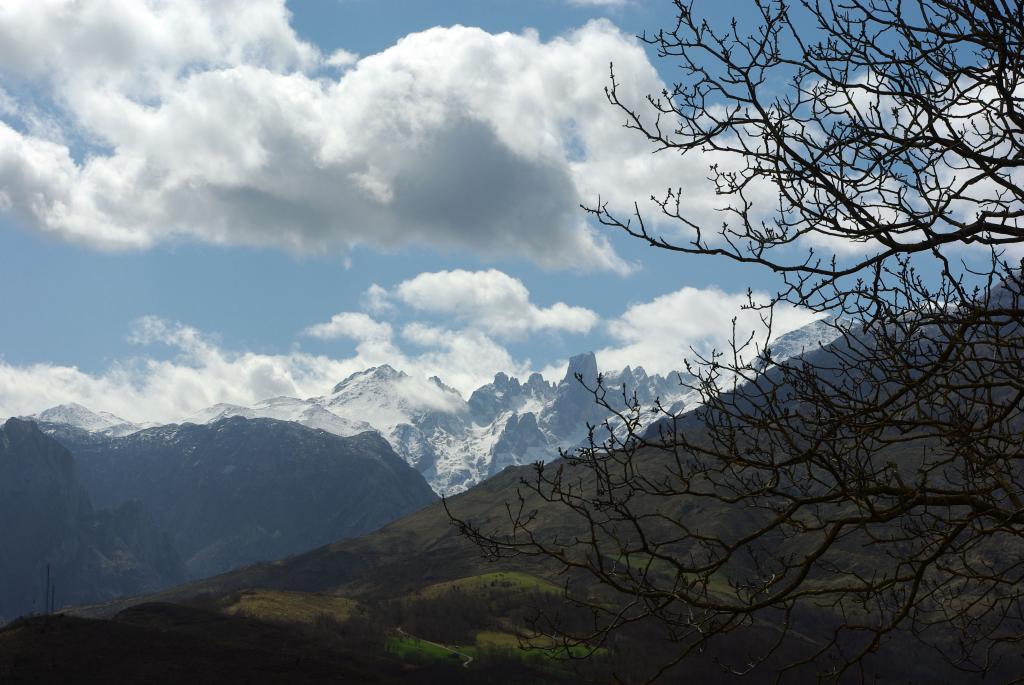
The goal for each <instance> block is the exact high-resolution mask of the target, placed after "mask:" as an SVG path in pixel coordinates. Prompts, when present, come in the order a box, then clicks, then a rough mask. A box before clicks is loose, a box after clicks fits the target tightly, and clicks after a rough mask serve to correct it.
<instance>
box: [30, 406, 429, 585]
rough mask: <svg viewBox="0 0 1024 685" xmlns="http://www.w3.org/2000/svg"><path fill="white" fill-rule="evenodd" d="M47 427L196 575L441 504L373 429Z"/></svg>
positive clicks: (244, 424) (248, 424) (102, 500)
mask: <svg viewBox="0 0 1024 685" xmlns="http://www.w3.org/2000/svg"><path fill="white" fill-rule="evenodd" d="M45 427H46V429H47V430H49V431H50V432H51V433H52V434H53V435H54V436H55V437H56V438H57V439H58V440H60V441H61V442H62V443H63V444H65V445H66V446H67V447H68V448H69V449H70V450H71V451H72V453H73V454H74V455H75V459H76V460H77V462H78V464H79V471H80V474H81V481H82V484H83V485H84V487H85V488H86V489H87V490H88V491H89V493H90V494H91V495H92V497H93V499H94V500H95V501H96V502H97V503H98V504H99V505H101V506H109V507H117V506H121V505H122V504H123V503H125V502H127V501H130V500H139V501H141V502H143V503H144V505H145V506H146V508H147V510H148V511H150V512H151V513H152V515H153V516H154V518H155V519H156V520H157V521H158V522H159V523H160V525H162V526H163V527H164V528H165V529H166V530H168V531H170V532H171V534H172V538H173V541H174V544H175V546H176V548H177V549H178V550H179V551H180V553H181V555H182V557H183V558H184V559H185V564H186V567H187V569H188V571H189V573H190V574H191V575H192V577H203V576H208V575H212V574H215V573H222V572H224V571H226V570H229V569H232V568H237V567H239V566H243V565H245V564H250V563H252V562H255V561H261V560H267V559H275V558H278V557H283V556H287V555H289V554H294V553H296V552H299V551H303V550H307V549H310V548H313V547H317V546H319V545H322V544H325V543H327V542H330V541H334V540H339V539H343V538H349V537H353V536H356V535H360V534H362V533H366V532H368V531H371V530H374V529H375V528H378V527H380V526H382V525H384V524H385V523H388V522H390V521H393V520H394V519H396V518H398V517H399V516H402V515H404V514H408V513H410V512H412V511H415V510H417V509H419V508H420V507H423V506H425V505H427V504H430V503H431V502H433V501H435V499H436V496H435V495H434V493H433V492H432V491H431V489H430V488H429V487H428V485H427V484H426V482H425V481H424V480H423V478H422V477H421V476H420V475H419V474H418V473H416V471H415V470H413V469H412V468H410V467H409V466H408V465H407V464H406V463H405V462H404V461H403V460H402V459H400V458H399V457H398V456H396V455H395V453H394V451H393V450H392V449H391V447H390V446H389V445H388V443H387V442H386V441H384V440H383V439H381V438H380V436H378V435H377V434H376V433H372V432H370V433H363V434H360V435H356V436H352V437H340V436H337V435H333V434H330V433H327V432H324V431H321V430H314V429H311V428H307V427H305V426H302V425H299V424H297V423H292V422H284V421H276V420H273V419H245V418H241V417H232V418H227V419H223V420H220V421H216V422H214V423H212V424H209V425H195V424H187V425H184V426H161V427H157V428H149V429H145V430H141V431H137V432H135V433H132V434H130V435H126V436H123V437H114V436H106V435H98V434H96V433H90V432H86V431H81V430H75V429H71V428H69V427H66V426H61V425H55V424H50V425H47V426H45Z"/></svg>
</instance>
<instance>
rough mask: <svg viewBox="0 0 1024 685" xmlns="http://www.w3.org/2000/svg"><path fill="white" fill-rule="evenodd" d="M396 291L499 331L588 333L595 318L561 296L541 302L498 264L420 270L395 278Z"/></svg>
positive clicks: (418, 305) (427, 308) (411, 302)
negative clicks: (468, 268) (480, 268)
mask: <svg viewBox="0 0 1024 685" xmlns="http://www.w3.org/2000/svg"><path fill="white" fill-rule="evenodd" d="M395 295H396V297H397V298H398V299H400V300H401V301H402V302H403V303H405V304H406V305H408V306H410V307H412V308H413V309H416V310H418V311H421V312H431V313H437V314H445V315H448V316H451V317H452V318H454V319H456V320H459V321H464V322H468V323H470V324H472V325H473V326H476V327H479V328H480V329H482V330H484V331H486V332H488V333H491V334H494V335H501V336H521V335H524V334H526V333H530V332H534V331H542V330H551V331H563V332H566V333H587V332H588V331H590V330H591V329H592V328H593V327H594V326H595V325H596V324H597V322H598V320H599V318H598V316H597V314H596V313H594V312H593V311H591V310H589V309H586V308H584V307H575V306H570V305H567V304H565V303H564V302H556V303H555V304H553V305H551V306H550V307H539V306H537V305H535V304H533V303H532V302H531V301H530V291H529V290H527V288H526V286H525V285H524V284H523V282H522V281H520V280H519V279H517V278H513V277H512V276H509V275H508V274H506V273H504V272H502V271H498V270H496V269H489V270H487V271H465V270H463V269H455V270H452V271H438V272H434V273H422V274H420V275H418V276H416V277H414V278H411V279H409V280H407V281H403V282H402V283H399V284H398V285H397V286H396V287H395Z"/></svg>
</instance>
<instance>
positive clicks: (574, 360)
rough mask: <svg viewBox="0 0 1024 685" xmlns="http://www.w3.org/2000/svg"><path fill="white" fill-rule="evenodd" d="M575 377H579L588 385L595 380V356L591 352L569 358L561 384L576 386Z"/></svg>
mask: <svg viewBox="0 0 1024 685" xmlns="http://www.w3.org/2000/svg"><path fill="white" fill-rule="evenodd" d="M577 376H581V377H582V378H583V380H584V381H585V382H587V383H588V384H591V383H593V381H594V379H595V378H597V356H595V355H594V353H593V352H584V353H583V354H577V355H576V356H574V357H571V358H570V359H569V367H568V368H567V369H566V371H565V377H564V378H563V379H562V383H573V384H577V381H576V377H577Z"/></svg>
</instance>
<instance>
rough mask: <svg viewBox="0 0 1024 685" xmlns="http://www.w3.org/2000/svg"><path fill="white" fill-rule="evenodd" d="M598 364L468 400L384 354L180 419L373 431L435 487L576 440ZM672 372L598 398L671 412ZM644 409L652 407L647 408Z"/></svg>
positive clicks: (455, 488) (65, 416)
mask: <svg viewBox="0 0 1024 685" xmlns="http://www.w3.org/2000/svg"><path fill="white" fill-rule="evenodd" d="M834 337H835V331H834V330H833V329H832V328H831V327H829V325H828V322H827V321H816V322H814V323H812V324H810V325H808V326H805V327H803V328H801V329H798V330H796V331H793V332H790V333H788V334H786V335H783V336H780V337H779V338H778V340H776V341H775V342H774V344H773V345H772V348H771V353H772V358H773V359H774V360H781V359H785V358H788V357H791V356H794V355H798V354H801V353H802V352H810V351H812V350H815V349H817V348H818V347H819V346H820V345H823V344H827V343H828V342H830V341H831V340H832V339H834ZM597 374H598V366H597V359H596V357H595V355H594V354H593V353H592V352H591V353H586V354H581V355H577V356H575V357H573V358H572V359H571V360H570V361H569V364H568V368H567V369H566V373H565V376H564V377H563V378H562V379H561V381H560V382H558V383H557V384H555V383H550V382H548V381H546V380H544V378H543V377H542V376H541V375H540V374H537V373H535V374H532V375H531V376H530V377H529V378H528V379H527V380H526V382H521V381H520V380H519V379H517V378H515V377H511V376H508V375H507V374H505V373H498V374H495V376H494V380H493V381H492V382H490V383H487V384H486V385H483V386H481V387H479V388H477V389H476V390H475V391H474V392H473V393H472V394H471V395H470V397H469V399H468V401H467V400H465V399H464V398H463V397H462V396H461V395H460V394H459V393H458V392H457V391H455V390H453V389H452V388H450V387H448V386H446V385H445V384H444V383H443V382H442V381H441V379H439V378H437V377H433V378H430V379H419V378H414V377H411V376H409V375H407V374H406V373H404V372H402V371H399V370H396V369H394V368H392V367H390V366H388V365H386V364H385V365H382V366H377V367H372V368H369V369H366V370H365V371H360V372H358V373H354V374H352V375H351V376H349V377H348V378H346V379H344V380H342V381H341V382H340V383H338V384H337V385H336V386H334V388H333V389H332V390H331V392H330V394H327V395H323V396H320V397H311V398H308V399H299V398H295V397H274V398H271V399H267V400H263V401H261V402H258V403H256V404H255V405H253V406H251V407H245V406H240V405H233V404H217V405H214V406H212V407H208V408H206V409H203V410H201V411H199V412H196V413H195V414H192V415H191V416H189V417H187V418H185V419H184V420H183V421H182V423H195V424H207V423H212V422H214V421H218V420H220V419H223V418H227V417H232V416H240V417H243V418H249V419H252V418H271V419H279V420H283V421H294V422H297V423H300V424H303V425H305V426H308V427H311V428H319V429H322V430H324V431H326V432H328V433H334V434H336V435H341V436H351V435H357V434H359V433H363V432H366V431H376V432H378V433H380V434H381V435H382V436H383V437H384V438H385V439H386V440H387V441H388V442H389V443H390V444H391V446H392V447H393V448H394V450H395V452H397V453H398V454H399V455H400V456H401V457H402V458H403V459H405V460H406V462H408V463H409V464H410V465H412V466H413V467H414V468H416V469H417V470H418V471H419V472H420V473H422V474H423V476H424V477H425V478H426V479H427V481H428V482H429V483H430V485H431V487H432V488H433V489H434V490H435V491H436V492H438V493H440V494H450V493H455V492H460V491H462V490H465V489H466V488H468V487H470V486H472V485H474V484H476V483H478V482H480V481H482V480H484V479H486V478H487V477H489V476H491V475H493V474H495V473H497V472H498V471H501V470H502V469H504V468H505V467H506V466H510V465H516V464H525V463H531V462H535V461H540V460H543V461H550V460H551V459H554V458H555V457H557V456H558V450H559V448H563V449H569V448H572V447H575V446H577V445H579V444H580V443H581V441H583V440H584V439H585V438H586V430H587V429H586V426H587V423H590V424H591V425H596V424H600V423H601V422H602V421H603V420H604V419H605V418H607V413H606V412H605V411H603V410H602V409H601V408H600V407H598V406H597V405H596V404H595V403H594V398H593V395H591V393H590V392H589V391H588V390H587V389H586V388H584V387H583V386H582V385H580V383H579V382H578V381H577V377H582V379H583V381H584V382H585V383H586V384H587V385H588V386H590V387H593V385H594V383H595V381H596V377H597ZM683 376H685V374H683ZM680 380H681V375H680V374H678V373H673V374H668V375H667V376H660V375H658V374H648V373H647V372H646V371H645V370H644V369H643V368H642V367H626V368H625V369H623V370H621V371H618V372H614V373H605V374H604V386H605V388H606V389H607V395H606V398H607V400H608V401H609V403H610V404H612V406H613V407H620V406H621V405H622V404H623V400H622V389H623V388H625V390H626V393H627V394H628V395H630V396H631V395H632V394H633V393H634V392H635V393H636V396H637V399H638V400H639V401H640V403H641V405H642V406H643V407H645V408H646V407H651V406H652V405H653V404H654V401H655V400H656V399H660V401H661V403H662V406H663V407H666V408H670V411H672V412H673V413H679V412H681V411H689V410H690V409H692V408H693V406H694V401H695V394H694V393H691V392H690V391H689V389H688V388H686V387H685V386H683V385H682V384H681V383H680ZM32 418H36V419H38V420H40V421H47V422H51V423H68V424H71V425H74V426H77V427H79V428H83V429H85V430H88V431H92V432H108V431H124V432H119V433H113V434H116V435H123V434H126V433H130V432H135V431H137V430H139V428H141V426H134V427H133V424H129V423H128V422H126V421H123V420H122V419H119V418H117V417H116V416H112V415H110V414H103V413H101V414H96V413H93V412H90V411H89V410H88V409H85V408H84V407H81V406H79V405H62V406H61V407H55V408H53V409H49V410H47V411H45V412H42V413H41V414H38V415H36V417H32ZM649 418H652V419H653V418H656V417H654V416H653V414H652V415H651V416H650V417H649ZM127 427H132V428H131V429H128V428H127Z"/></svg>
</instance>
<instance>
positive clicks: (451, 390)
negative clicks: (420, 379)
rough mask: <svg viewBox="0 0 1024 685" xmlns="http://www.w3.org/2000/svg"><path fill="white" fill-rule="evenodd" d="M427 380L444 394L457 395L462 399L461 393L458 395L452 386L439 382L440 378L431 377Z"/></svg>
mask: <svg viewBox="0 0 1024 685" xmlns="http://www.w3.org/2000/svg"><path fill="white" fill-rule="evenodd" d="M427 380H428V381H430V382H431V383H433V384H434V385H436V386H437V387H438V388H439V389H440V390H443V391H444V392H446V393H449V394H455V395H458V396H459V397H460V398H461V397H462V393H460V392H459V391H458V390H456V389H455V388H453V387H452V386H450V385H447V384H445V382H444V381H442V380H441V378H440V376H431V377H430V378H428V379H427Z"/></svg>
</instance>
